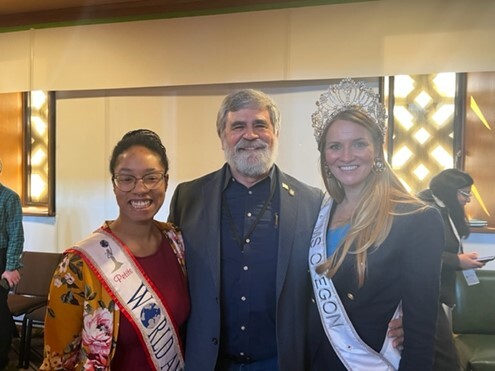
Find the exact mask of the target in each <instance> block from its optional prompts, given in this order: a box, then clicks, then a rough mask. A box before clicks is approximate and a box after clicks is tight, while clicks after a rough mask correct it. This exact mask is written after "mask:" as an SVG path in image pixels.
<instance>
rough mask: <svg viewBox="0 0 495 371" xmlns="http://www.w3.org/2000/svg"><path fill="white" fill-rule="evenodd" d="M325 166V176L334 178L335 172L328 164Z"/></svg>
mask: <svg viewBox="0 0 495 371" xmlns="http://www.w3.org/2000/svg"><path fill="white" fill-rule="evenodd" d="M323 168H324V170H325V176H326V177H327V179H330V178H332V177H333V174H332V172H331V171H330V168H329V167H328V165H327V164H325V165H323Z"/></svg>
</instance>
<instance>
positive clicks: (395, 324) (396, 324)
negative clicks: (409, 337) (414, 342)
mask: <svg viewBox="0 0 495 371" xmlns="http://www.w3.org/2000/svg"><path fill="white" fill-rule="evenodd" d="M387 336H388V337H389V338H394V340H392V345H393V346H394V348H397V349H399V350H402V348H403V347H402V344H403V343H404V328H403V327H402V317H399V318H396V319H393V320H391V321H390V322H389V324H388V332H387Z"/></svg>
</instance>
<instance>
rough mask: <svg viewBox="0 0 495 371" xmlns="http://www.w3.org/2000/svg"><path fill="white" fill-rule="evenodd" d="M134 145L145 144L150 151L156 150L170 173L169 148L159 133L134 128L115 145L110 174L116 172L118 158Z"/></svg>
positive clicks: (166, 170) (166, 171)
mask: <svg viewBox="0 0 495 371" xmlns="http://www.w3.org/2000/svg"><path fill="white" fill-rule="evenodd" d="M132 146H143V147H146V148H148V149H149V150H150V151H153V152H155V153H156V154H157V155H158V157H159V158H160V161H161V163H162V165H163V168H164V169H165V174H167V173H168V158H167V150H166V149H165V146H164V145H163V144H162V141H161V139H160V137H159V136H158V134H156V133H155V132H154V131H152V130H149V129H137V130H132V131H129V132H127V133H126V134H124V136H123V137H122V139H121V140H119V142H118V143H117V144H116V145H115V147H114V149H113V151H112V157H111V158H110V174H112V175H113V174H114V171H115V165H116V162H117V158H118V157H119V156H120V155H121V154H122V152H124V151H126V150H127V149H129V148H130V147H132Z"/></svg>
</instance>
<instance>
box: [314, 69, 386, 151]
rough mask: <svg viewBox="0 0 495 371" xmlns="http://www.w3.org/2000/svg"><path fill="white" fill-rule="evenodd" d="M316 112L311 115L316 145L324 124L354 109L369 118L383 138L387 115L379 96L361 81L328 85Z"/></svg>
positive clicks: (317, 103) (318, 102)
mask: <svg viewBox="0 0 495 371" xmlns="http://www.w3.org/2000/svg"><path fill="white" fill-rule="evenodd" d="M316 106H317V110H316V112H314V113H313V114H312V115H311V120H312V121H313V125H312V126H313V128H314V135H315V138H316V143H318V144H319V143H320V139H321V136H322V134H323V131H324V130H325V127H326V124H327V123H328V122H329V121H330V120H331V119H332V118H333V117H335V116H336V115H337V114H338V113H340V112H343V111H347V110H349V109H355V110H358V111H360V112H362V113H364V114H365V115H366V116H368V117H370V118H371V119H372V120H373V122H374V123H375V124H376V125H377V126H378V128H379V129H380V132H381V133H382V136H385V132H386V130H387V128H386V125H385V123H386V119H387V113H386V111H385V107H384V106H383V104H381V103H380V95H379V94H376V93H375V92H374V91H373V89H371V88H368V87H366V85H365V84H364V82H362V81H357V82H356V81H353V80H352V79H349V78H346V79H343V80H342V81H341V82H340V83H338V84H335V85H330V86H329V87H328V90H327V91H326V92H324V93H323V94H321V95H320V99H319V100H318V101H317V102H316Z"/></svg>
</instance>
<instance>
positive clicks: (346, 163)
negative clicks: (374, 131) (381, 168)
mask: <svg viewBox="0 0 495 371" xmlns="http://www.w3.org/2000/svg"><path fill="white" fill-rule="evenodd" d="M324 151H325V161H326V164H327V165H328V168H329V169H330V172H331V173H332V175H333V176H334V177H335V178H336V179H337V180H338V181H339V182H340V183H341V184H342V186H343V188H344V190H345V192H346V193H347V192H349V191H350V190H353V191H358V192H359V191H361V190H362V189H363V187H364V184H365V181H366V179H367V178H368V176H369V174H370V173H371V171H372V169H373V162H374V159H375V157H376V155H377V151H376V148H375V146H374V144H373V138H372V135H371V132H370V131H369V130H368V129H367V128H365V127H364V126H362V125H360V124H357V123H355V122H353V121H349V120H342V119H337V120H336V121H335V122H333V123H331V124H330V127H329V128H328V130H327V132H326V135H325V146H324Z"/></svg>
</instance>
